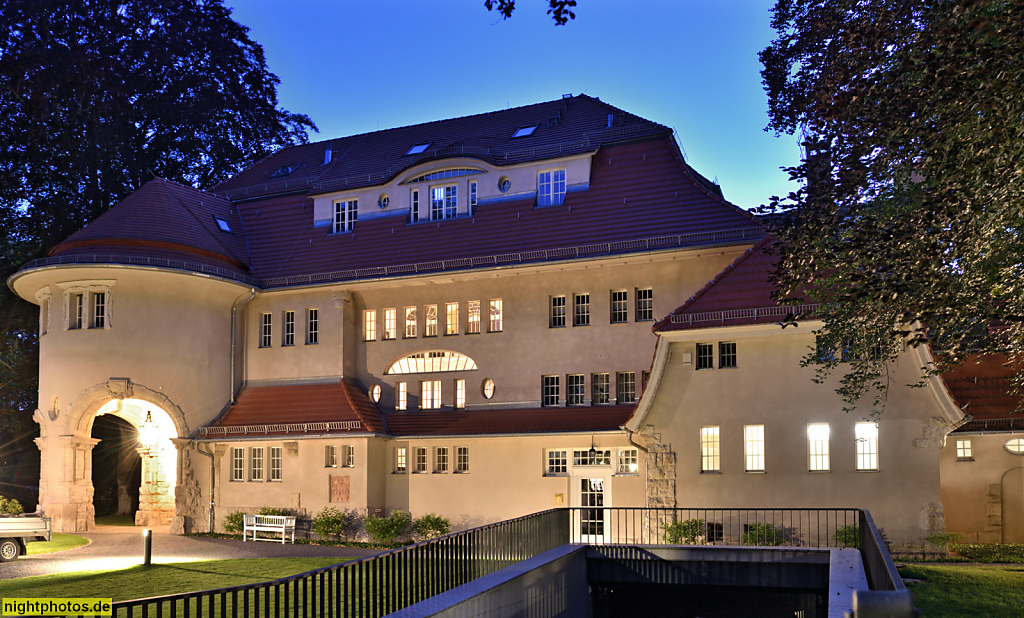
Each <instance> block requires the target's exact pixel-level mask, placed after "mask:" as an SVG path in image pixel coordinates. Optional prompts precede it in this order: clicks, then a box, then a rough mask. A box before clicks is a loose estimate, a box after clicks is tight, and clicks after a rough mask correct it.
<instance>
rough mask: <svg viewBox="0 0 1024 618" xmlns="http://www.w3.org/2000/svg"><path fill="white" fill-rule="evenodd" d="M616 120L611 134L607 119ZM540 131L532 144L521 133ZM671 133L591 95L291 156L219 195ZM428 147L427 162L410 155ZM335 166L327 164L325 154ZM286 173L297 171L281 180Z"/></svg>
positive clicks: (311, 188) (308, 189)
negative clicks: (448, 160)
mask: <svg viewBox="0 0 1024 618" xmlns="http://www.w3.org/2000/svg"><path fill="white" fill-rule="evenodd" d="M609 115H611V116H612V123H611V124H612V126H611V127H609V126H608V117H609ZM533 125H537V129H536V131H534V132H533V134H532V135H529V136H527V137H517V138H513V137H512V135H513V134H514V133H515V132H516V130H517V129H519V128H520V127H527V126H533ZM670 133H671V130H670V129H669V128H668V127H665V126H663V125H660V124H657V123H654V122H651V121H649V120H645V119H643V118H640V117H639V116H635V115H633V114H630V113H628V112H625V111H623V110H621V109H618V108H617V107H614V106H611V105H608V104H607V103H604V102H602V101H600V100H599V99H596V98H594V97H589V96H586V95H579V96H575V97H567V98H562V99H556V100H554V101H546V102H544V103H536V104H533V105H526V106H523V107H515V108H512V109H506V110H500V111H495V112H489V113H485V114H476V115H473V116H464V117H461V118H451V119H448V120H437V121H434V122H427V123H424V124H418V125H413V126H408V127H399V128H395V129H387V130H384V131H375V132H373V133H364V134H361V135H352V136H349V137H343V138H338V139H332V140H327V141H323V142H317V143H313V144H303V145H300V146H292V147H289V148H285V149H283V150H281V151H279V152H277V153H275V154H273V155H271V156H270V157H267V158H266V159H264V160H263V161H261V162H259V163H257V164H256V165H253V166H252V167H250V168H249V169H247V170H245V171H243V172H242V173H240V174H237V175H236V176H234V177H232V178H230V179H229V180H226V181H224V182H223V183H221V184H219V185H217V186H216V187H214V188H213V191H214V192H216V193H218V194H220V195H224V196H226V197H229V198H230V199H232V200H245V199H254V198H260V197H266V196H269V195H280V194H282V193H296V192H297V193H302V194H307V195H308V194H317V193H329V192H331V191H336V190H339V189H355V188H359V187H365V186H374V185H379V184H384V183H386V182H388V181H390V180H391V179H393V178H394V177H395V176H396V175H398V174H399V173H400V172H401V171H403V170H405V169H408V168H410V167H412V166H414V165H418V164H420V163H423V162H425V161H430V160H436V159H442V158H450V157H470V158H476V159H481V160H484V161H487V162H490V163H493V164H495V165H508V164H514V163H521V162H523V161H531V160H534V161H535V160H542V159H550V158H555V157H564V156H568V155H573V154H580V153H585V152H595V151H597V149H598V148H599V147H600V146H601V145H603V144H605V143H610V142H614V141H622V140H624V139H639V138H647V137H652V136H655V135H667V134H670ZM421 144H429V147H428V148H427V150H426V151H424V152H423V153H422V154H416V155H406V153H407V152H408V151H409V149H410V148H411V147H413V146H416V145H421ZM327 149H330V151H331V155H332V157H331V159H330V161H329V162H328V163H324V160H325V151H326V150H327ZM282 169H292V171H291V172H290V173H288V174H287V175H285V176H277V177H275V174H279V173H280V172H281V170H282Z"/></svg>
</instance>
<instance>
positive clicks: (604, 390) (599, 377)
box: [590, 373, 611, 406]
mask: <svg viewBox="0 0 1024 618" xmlns="http://www.w3.org/2000/svg"><path fill="white" fill-rule="evenodd" d="M590 391H591V393H590V403H592V404H593V405H595V406H597V405H603V404H606V403H611V385H610V380H609V375H608V374H607V373H594V374H591V375H590Z"/></svg>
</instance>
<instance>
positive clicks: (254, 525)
mask: <svg viewBox="0 0 1024 618" xmlns="http://www.w3.org/2000/svg"><path fill="white" fill-rule="evenodd" d="M249 532H252V540H253V541H274V542H275V543H276V542H277V541H279V540H280V541H281V543H282V544H283V543H285V542H286V541H289V540H290V542H292V543H294V542H295V518H294V517H291V516H289V515H245V516H243V526H242V542H243V543H244V542H245V541H248V540H249ZM260 532H269V533H272V534H273V535H274V536H272V537H270V536H262V537H261V536H260V535H259V534H258V533H260ZM289 535H290V538H289Z"/></svg>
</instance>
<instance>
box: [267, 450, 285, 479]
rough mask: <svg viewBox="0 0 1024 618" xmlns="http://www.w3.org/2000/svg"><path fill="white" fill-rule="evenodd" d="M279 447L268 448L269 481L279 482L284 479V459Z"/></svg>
mask: <svg viewBox="0 0 1024 618" xmlns="http://www.w3.org/2000/svg"><path fill="white" fill-rule="evenodd" d="M281 454H282V449H281V447H280V446H272V447H270V480H271V481H280V480H282V479H283V478H284V458H283V457H282V456H281Z"/></svg>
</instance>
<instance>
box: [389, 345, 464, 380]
mask: <svg viewBox="0 0 1024 618" xmlns="http://www.w3.org/2000/svg"><path fill="white" fill-rule="evenodd" d="M474 369H476V361H474V360H473V359H472V358H470V357H468V356H466V355H465V354H459V353H458V352H452V351H451V350H431V351H429V352H416V353H415V354H410V355H408V356H403V357H402V358H400V359H398V360H396V361H395V362H394V363H392V364H391V366H390V367H388V368H387V370H386V371H385V372H384V373H385V374H386V375H399V374H405V373H436V372H439V371H472V370H474Z"/></svg>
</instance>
